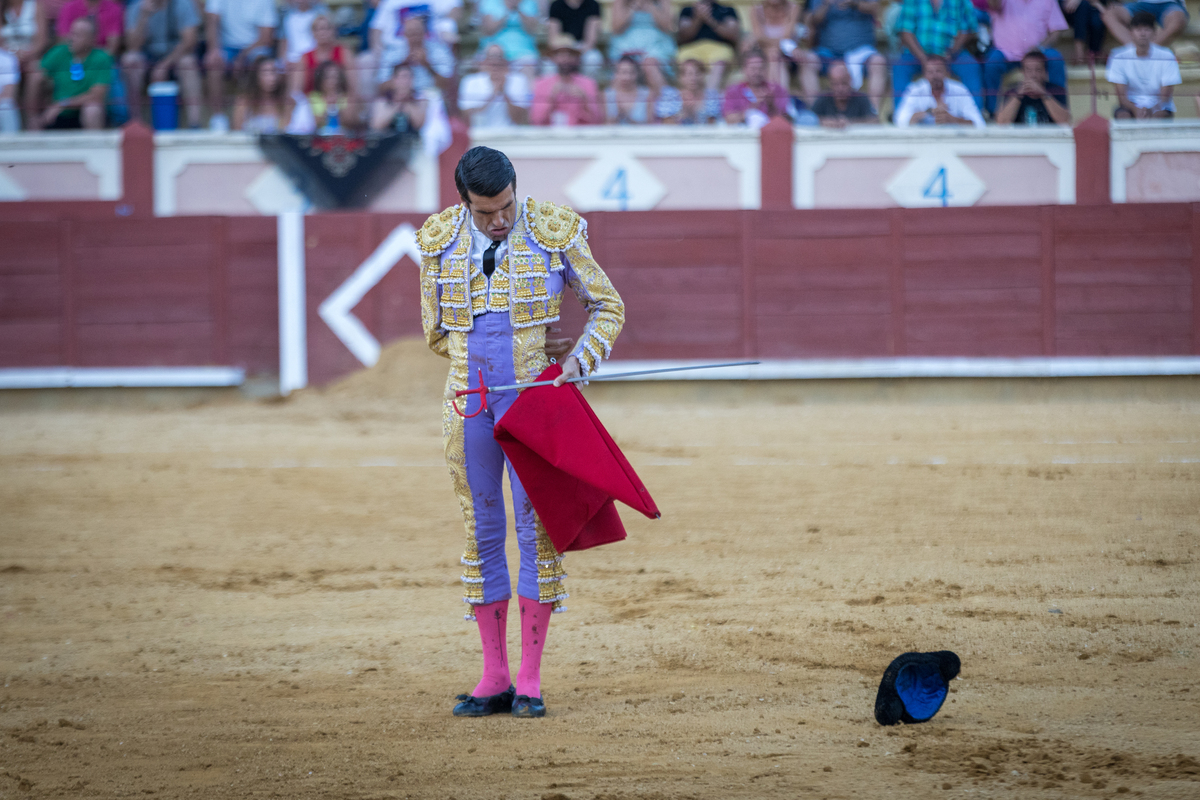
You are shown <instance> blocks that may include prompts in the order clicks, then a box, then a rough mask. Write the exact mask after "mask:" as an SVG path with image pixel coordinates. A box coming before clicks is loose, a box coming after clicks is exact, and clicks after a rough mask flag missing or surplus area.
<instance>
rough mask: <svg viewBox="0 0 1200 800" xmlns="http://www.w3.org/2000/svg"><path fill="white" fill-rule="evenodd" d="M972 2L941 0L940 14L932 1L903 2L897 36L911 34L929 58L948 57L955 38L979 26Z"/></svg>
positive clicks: (969, 0) (897, 24) (905, 0)
mask: <svg viewBox="0 0 1200 800" xmlns="http://www.w3.org/2000/svg"><path fill="white" fill-rule="evenodd" d="M978 24H979V23H978V22H977V20H976V17H975V8H974V6H972V5H971V0H942V4H941V5H940V6H939V7H938V10H937V11H934V10H933V4H932V3H931V2H930V1H929V0H903V2H902V3H901V6H900V17H899V19H898V20H897V21H896V33H897V34H900V33H902V32H904V31H908V32H909V33H911V34H912V35H913V36H915V37H916V39H917V44H919V45H921V49H922V50H924V51H925V52H926V53H929V54H930V55H939V56H944V55H946V51H947V50H949V49H950V45H951V43H953V41H954V39H955V37H957V36H958V34H960V33H973V32H974V31H975V29H976V28H977V27H978Z"/></svg>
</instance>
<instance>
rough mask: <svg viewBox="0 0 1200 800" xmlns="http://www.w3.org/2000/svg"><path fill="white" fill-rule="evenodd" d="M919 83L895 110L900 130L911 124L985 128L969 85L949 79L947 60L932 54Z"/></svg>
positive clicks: (912, 85)
mask: <svg viewBox="0 0 1200 800" xmlns="http://www.w3.org/2000/svg"><path fill="white" fill-rule="evenodd" d="M921 73H922V77H921V79H920V80H916V81H913V82H912V83H910V84H909V85H908V88H907V89H905V90H904V95H903V96H902V97H901V98H900V105H899V106H898V107H897V109H896V114H895V123H896V127H898V128H907V127H909V126H910V125H974V126H975V127H976V128H982V127H984V122H983V115H982V114H980V113H979V107H978V106H976V105H975V98H974V97H972V96H971V92H970V91H969V90H968V89H967V87H966V86H963V85H962V84H961V83H959V82H958V81H955V80H950V79H949V78H947V77H946V75H947V74H948V68H947V65H946V59H945V58H943V57H942V56H938V55H930V56H928V58H926V60H925V66H924V67H923V68H922V70H921Z"/></svg>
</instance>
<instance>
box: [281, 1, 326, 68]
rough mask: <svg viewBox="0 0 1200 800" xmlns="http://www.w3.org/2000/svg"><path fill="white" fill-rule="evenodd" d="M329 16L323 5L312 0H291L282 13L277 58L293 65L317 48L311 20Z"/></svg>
mask: <svg viewBox="0 0 1200 800" xmlns="http://www.w3.org/2000/svg"><path fill="white" fill-rule="evenodd" d="M319 16H326V17H328V16H329V9H328V8H327V7H326V6H325V4H324V3H314V2H313V0H292V2H291V3H289V4H288V8H287V10H286V11H284V12H283V24H282V25H280V26H279V37H278V38H279V44H278V53H279V58H280V59H281V60H282V61H283V62H284V63H285V64H295V63H296V62H297V61H299V60H300V59H301V58H303V57H304V54H305V53H307V52H308V51H310V50H313V49H314V48H316V46H317V40H316V39H315V38H314V37H313V31H312V27H313V20H315V19H316V18H317V17H319Z"/></svg>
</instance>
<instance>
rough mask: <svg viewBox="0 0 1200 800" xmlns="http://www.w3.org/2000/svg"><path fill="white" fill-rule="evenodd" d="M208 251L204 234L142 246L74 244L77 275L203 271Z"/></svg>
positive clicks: (210, 245) (133, 244) (208, 259)
mask: <svg viewBox="0 0 1200 800" xmlns="http://www.w3.org/2000/svg"><path fill="white" fill-rule="evenodd" d="M210 224H211V223H210ZM212 250H213V242H211V241H209V240H207V237H206V240H205V241H203V242H196V243H194V244H189V243H182V242H180V243H176V244H170V245H146V246H145V247H143V246H141V245H138V244H136V243H132V244H130V243H127V244H123V245H119V246H113V247H76V248H75V259H76V263H77V264H78V265H79V268H80V272H79V274H80V277H84V276H89V275H101V276H102V275H103V274H104V273H107V272H109V271H117V272H119V271H121V270H125V269H145V270H158V271H161V272H180V271H196V272H207V271H208V269H209V262H210V259H211V257H212V256H211V253H212ZM100 279H101V280H103V277H101V278H100Z"/></svg>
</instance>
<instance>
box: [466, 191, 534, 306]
mask: <svg viewBox="0 0 1200 800" xmlns="http://www.w3.org/2000/svg"><path fill="white" fill-rule="evenodd" d="M513 202H514V203H516V204H517V208H518V211H517V219H520V218H521V210H520V209H521V202H520V201H519V200H517V199H516V198H515V197H514V199H513ZM467 222H468V225H469V227H470V229H471V253H470V255H469V256H468V258H470V259H471V269H470V270H469V274H471V275H474V274H475V273H476V272H479V273H482V272H483V251H484V250H487V249H488V248H489V247H491V246H492V237H491V236H488V235H487V234H486V233H483V232H482V231H480V230H479V229H478V228H476V227H475V218H474V217H473V216H471V209H469V208H468V209H467ZM516 225H517V223H516V220H513V227H514V228H515V227H516ZM509 233H511V231H510V232H509ZM507 252H508V237H507V236H505V237H504V238H503V239H501V240H500V246H499V247H497V248H496V266H497V267H499V266H500V262H502V261H504V255H505V254H506V253H507ZM495 274H496V273H495V272H493V273H492V275H495ZM491 282H492V279H491V278H490V277H489V278H488V287H489V289H490V287H491Z"/></svg>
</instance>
